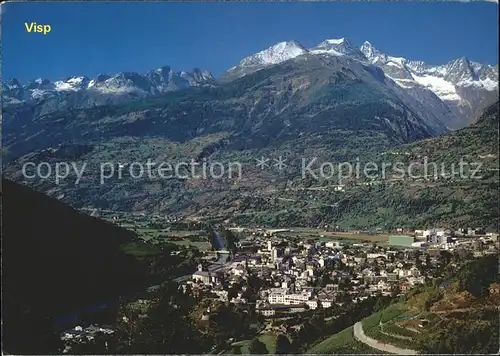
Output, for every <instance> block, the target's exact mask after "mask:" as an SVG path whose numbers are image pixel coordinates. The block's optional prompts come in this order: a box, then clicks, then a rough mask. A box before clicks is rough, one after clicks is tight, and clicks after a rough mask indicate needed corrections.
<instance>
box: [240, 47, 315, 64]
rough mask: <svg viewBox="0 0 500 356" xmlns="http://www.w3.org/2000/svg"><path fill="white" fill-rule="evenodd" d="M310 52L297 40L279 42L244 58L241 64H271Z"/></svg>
mask: <svg viewBox="0 0 500 356" xmlns="http://www.w3.org/2000/svg"><path fill="white" fill-rule="evenodd" d="M306 53H308V50H307V49H306V48H304V46H302V45H301V44H300V43H298V42H297V41H285V42H279V43H276V44H275V45H273V46H271V47H269V48H267V49H265V50H263V51H260V52H258V53H255V54H254V55H251V56H249V57H246V58H244V59H243V60H242V61H241V62H240V63H239V66H254V67H255V66H269V65H273V64H278V63H281V62H284V61H287V60H289V59H292V58H295V57H297V56H300V55H302V54H306Z"/></svg>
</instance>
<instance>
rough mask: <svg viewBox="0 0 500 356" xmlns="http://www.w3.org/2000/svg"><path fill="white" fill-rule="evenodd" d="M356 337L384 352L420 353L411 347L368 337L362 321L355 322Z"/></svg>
mask: <svg viewBox="0 0 500 356" xmlns="http://www.w3.org/2000/svg"><path fill="white" fill-rule="evenodd" d="M354 337H355V338H356V339H357V340H359V341H361V342H362V343H363V344H366V345H368V346H370V347H372V348H374V349H377V350H380V351H383V352H388V353H390V354H396V355H416V354H418V352H417V351H415V350H411V349H402V348H400V347H396V346H394V345H391V344H386V343H383V342H381V341H378V340H375V339H372V338H371V337H368V336H366V335H365V332H364V331H363V325H362V324H361V322H359V321H358V322H357V323H356V324H354Z"/></svg>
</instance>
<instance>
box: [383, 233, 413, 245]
mask: <svg viewBox="0 0 500 356" xmlns="http://www.w3.org/2000/svg"><path fill="white" fill-rule="evenodd" d="M414 242H415V237H413V236H406V235H390V236H389V245H391V246H405V247H412V244H413V243H414Z"/></svg>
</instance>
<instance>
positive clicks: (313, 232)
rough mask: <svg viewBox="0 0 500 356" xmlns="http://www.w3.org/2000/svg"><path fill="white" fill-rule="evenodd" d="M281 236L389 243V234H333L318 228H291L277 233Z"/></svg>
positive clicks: (348, 241) (347, 241)
mask: <svg viewBox="0 0 500 356" xmlns="http://www.w3.org/2000/svg"><path fill="white" fill-rule="evenodd" d="M276 234H277V235H278V234H279V236H290V237H298V238H303V239H319V240H320V241H331V240H338V241H343V242H345V243H350V242H352V243H355V242H363V241H367V242H372V243H380V244H383V243H387V242H388V241H389V235H388V234H373V235H372V234H366V233H364V234H363V233H351V232H333V231H325V230H323V229H316V228H302V227H298V228H290V229H289V231H283V232H277V233H276Z"/></svg>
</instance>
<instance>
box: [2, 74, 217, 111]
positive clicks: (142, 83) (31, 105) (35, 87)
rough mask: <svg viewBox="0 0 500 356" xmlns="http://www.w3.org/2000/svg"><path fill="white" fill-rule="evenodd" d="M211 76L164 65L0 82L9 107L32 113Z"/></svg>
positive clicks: (202, 81)
mask: <svg viewBox="0 0 500 356" xmlns="http://www.w3.org/2000/svg"><path fill="white" fill-rule="evenodd" d="M214 82H215V79H214V77H213V76H212V74H210V73H209V72H207V71H201V70H200V69H196V68H195V69H194V70H193V71H192V72H184V71H181V72H175V71H173V69H172V68H170V67H168V66H164V67H161V68H158V69H156V70H152V71H149V72H147V73H145V74H139V73H136V72H122V73H118V74H116V75H114V76H110V75H106V74H99V75H98V76H97V77H95V78H88V77H82V76H80V77H69V78H64V79H61V80H57V81H55V82H51V81H50V80H48V79H42V78H39V79H36V80H33V81H31V82H29V83H27V84H21V83H20V82H19V81H18V80H17V79H15V78H13V79H11V80H9V81H8V82H6V83H2V96H3V105H4V106H5V107H7V108H9V110H17V111H25V110H32V111H33V113H34V114H35V117H39V116H42V115H45V114H48V113H51V112H56V111H64V110H71V109H78V108H91V107H95V106H100V105H109V104H120V103H124V102H128V101H133V100H137V99H139V98H143V97H146V96H152V95H157V94H161V93H166V92H170V91H174V90H179V89H184V88H189V87H203V86H213V85H214Z"/></svg>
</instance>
